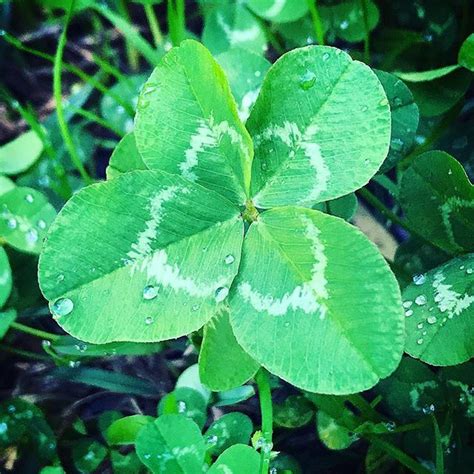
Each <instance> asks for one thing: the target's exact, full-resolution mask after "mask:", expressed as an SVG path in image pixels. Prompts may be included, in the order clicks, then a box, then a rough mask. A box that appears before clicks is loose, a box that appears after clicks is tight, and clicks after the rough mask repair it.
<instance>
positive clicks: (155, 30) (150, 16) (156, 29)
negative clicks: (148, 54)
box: [143, 3, 163, 48]
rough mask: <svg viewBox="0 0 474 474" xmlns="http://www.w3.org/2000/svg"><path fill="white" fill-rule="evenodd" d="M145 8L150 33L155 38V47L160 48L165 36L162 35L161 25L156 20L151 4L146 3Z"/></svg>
mask: <svg viewBox="0 0 474 474" xmlns="http://www.w3.org/2000/svg"><path fill="white" fill-rule="evenodd" d="M143 8H144V9H145V15H146V18H147V20H148V25H149V26H150V31H151V34H152V36H153V41H154V42H155V46H156V47H157V48H159V47H160V45H161V44H162V43H163V36H162V34H161V30H160V24H159V23H158V19H157V18H156V14H155V10H154V9H153V5H152V4H151V3H145V4H144V5H143Z"/></svg>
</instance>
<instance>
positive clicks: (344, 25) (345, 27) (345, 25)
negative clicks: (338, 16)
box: [339, 20, 349, 30]
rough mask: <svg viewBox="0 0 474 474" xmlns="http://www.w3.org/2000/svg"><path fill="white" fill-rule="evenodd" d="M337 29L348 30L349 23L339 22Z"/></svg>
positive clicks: (345, 21)
mask: <svg viewBox="0 0 474 474" xmlns="http://www.w3.org/2000/svg"><path fill="white" fill-rule="evenodd" d="M339 28H341V30H347V28H349V22H348V21H347V20H344V21H341V24H340V25H339Z"/></svg>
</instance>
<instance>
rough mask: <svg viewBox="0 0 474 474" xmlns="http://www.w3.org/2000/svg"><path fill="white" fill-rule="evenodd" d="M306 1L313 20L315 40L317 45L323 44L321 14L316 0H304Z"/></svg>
mask: <svg viewBox="0 0 474 474" xmlns="http://www.w3.org/2000/svg"><path fill="white" fill-rule="evenodd" d="M306 1H307V3H308V8H309V12H310V13H311V19H312V21H313V27H314V33H315V34H316V41H317V42H318V44H319V45H324V30H323V24H322V22H321V16H320V15H319V10H318V6H317V2H316V0H306Z"/></svg>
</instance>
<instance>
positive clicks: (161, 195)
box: [39, 171, 243, 343]
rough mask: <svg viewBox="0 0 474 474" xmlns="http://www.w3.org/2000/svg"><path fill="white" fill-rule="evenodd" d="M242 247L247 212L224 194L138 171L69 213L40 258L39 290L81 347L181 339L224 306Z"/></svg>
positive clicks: (96, 190) (100, 188) (72, 204)
mask: <svg viewBox="0 0 474 474" xmlns="http://www.w3.org/2000/svg"><path fill="white" fill-rule="evenodd" d="M242 239H243V223H242V219H241V217H240V215H239V210H238V209H237V208H236V207H234V206H233V205H232V204H231V203H230V202H228V201H227V200H226V199H224V198H223V197H221V196H220V195H218V194H217V193H213V192H212V191H209V190H206V189H204V188H202V187H201V186H198V185H195V184H193V183H191V182H189V181H186V180H184V179H182V178H180V177H179V176H173V175H169V174H167V173H163V172H159V171H132V172H129V173H125V174H123V175H121V176H119V177H117V178H115V179H113V180H111V181H107V182H105V183H100V184H96V185H92V186H90V187H88V188H85V189H84V190H82V191H80V192H79V193H78V194H76V195H75V196H74V197H73V198H72V199H71V200H70V201H69V202H68V203H67V204H66V206H65V207H64V208H63V210H62V211H61V212H60V214H59V216H58V218H57V220H56V221H55V222H54V224H53V225H52V228H51V233H50V234H49V237H48V240H47V242H46V244H45V247H44V250H43V253H42V255H41V259H40V266H39V277H40V285H41V289H42V291H43V293H44V295H45V297H46V298H47V299H48V300H49V301H50V307H51V309H52V312H53V315H55V317H56V319H57V322H58V323H59V324H60V325H61V326H62V327H63V328H64V329H65V330H66V331H67V332H68V333H70V334H71V335H73V336H75V337H77V338H79V339H81V340H84V341H88V342H92V343H106V342H112V341H137V342H149V341H158V340H162V339H170V338H175V337H179V336H182V335H185V334H188V333H190V332H192V331H194V330H197V329H199V328H200V327H201V326H202V325H203V324H204V323H205V322H206V321H207V320H209V319H210V318H211V316H212V315H213V314H214V313H215V311H216V308H218V306H219V304H220V302H221V301H224V300H225V298H226V296H227V293H228V288H229V287H230V285H231V283H232V280H233V278H234V276H235V274H236V272H237V269H238V266H239V260H240V251H241V245H242ZM228 255H232V256H233V257H234V260H233V262H232V263H231V264H228V263H226V257H227V256H228ZM227 261H228V260H227Z"/></svg>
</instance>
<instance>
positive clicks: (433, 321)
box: [426, 316, 437, 324]
mask: <svg viewBox="0 0 474 474" xmlns="http://www.w3.org/2000/svg"><path fill="white" fill-rule="evenodd" d="M426 321H427V322H428V324H435V323H436V321H437V319H436V316H429V317H428V319H427V320H426Z"/></svg>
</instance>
